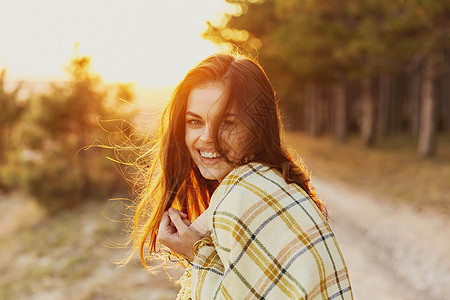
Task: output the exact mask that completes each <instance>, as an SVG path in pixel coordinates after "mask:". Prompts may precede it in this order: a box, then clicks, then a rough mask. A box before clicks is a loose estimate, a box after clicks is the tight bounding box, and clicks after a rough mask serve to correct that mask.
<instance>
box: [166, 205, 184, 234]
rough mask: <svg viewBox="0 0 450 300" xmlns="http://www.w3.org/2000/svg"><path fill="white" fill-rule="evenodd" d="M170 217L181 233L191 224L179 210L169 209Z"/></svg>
mask: <svg viewBox="0 0 450 300" xmlns="http://www.w3.org/2000/svg"><path fill="white" fill-rule="evenodd" d="M169 217H170V220H171V221H172V223H173V225H175V227H176V228H177V231H178V232H179V233H182V232H185V231H186V230H187V229H188V228H189V226H188V225H186V224H185V223H184V222H183V220H182V219H181V216H180V214H178V213H177V212H174V211H172V212H171V211H170V209H169Z"/></svg>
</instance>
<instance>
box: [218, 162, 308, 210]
mask: <svg viewBox="0 0 450 300" xmlns="http://www.w3.org/2000/svg"><path fill="white" fill-rule="evenodd" d="M306 199H309V196H308V194H307V193H306V192H304V191H303V189H301V188H300V187H299V186H298V185H297V184H288V183H287V182H286V181H285V180H284V178H283V176H282V175H281V173H280V172H279V171H278V170H276V169H273V168H270V167H268V166H266V165H264V164H261V163H250V164H246V165H244V166H240V167H238V168H236V169H234V170H233V171H231V172H230V173H229V174H228V175H227V176H226V177H225V178H224V180H223V181H222V183H221V184H220V185H219V187H218V188H217V190H216V192H215V193H214V195H213V197H212V198H211V203H210V206H211V207H212V209H213V210H215V211H217V210H236V209H237V210H241V209H250V208H251V207H252V206H253V205H254V204H255V203H261V202H262V203H266V204H269V203H273V202H276V204H280V205H289V204H291V203H292V202H299V201H302V200H306Z"/></svg>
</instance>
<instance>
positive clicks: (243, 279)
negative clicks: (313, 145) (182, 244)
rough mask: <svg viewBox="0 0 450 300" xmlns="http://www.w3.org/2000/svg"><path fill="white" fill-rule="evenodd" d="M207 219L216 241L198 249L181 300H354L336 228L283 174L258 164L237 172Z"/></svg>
mask: <svg viewBox="0 0 450 300" xmlns="http://www.w3.org/2000/svg"><path fill="white" fill-rule="evenodd" d="M208 214H209V216H208V220H209V229H210V234H211V237H210V238H209V239H204V240H202V242H201V243H200V246H199V247H198V248H197V249H195V251H194V253H195V258H194V261H193V262H192V265H191V266H190V267H189V268H188V269H187V270H186V274H185V278H184V279H183V280H184V284H182V285H183V286H184V287H185V288H184V289H185V291H184V292H182V293H180V295H181V294H183V295H185V297H186V298H192V299H310V300H311V299H353V295H352V291H351V287H350V281H349V278H348V274H347V267H346V266H345V262H344V259H343V257H342V254H341V252H340V250H339V246H338V245H337V243H336V240H335V237H334V234H333V232H332V231H331V229H330V226H329V225H328V223H327V221H326V220H325V219H324V217H323V215H322V214H321V212H320V211H319V210H318V208H317V206H316V205H315V204H314V202H313V201H312V200H311V199H310V198H309V196H308V195H307V194H306V193H305V192H304V191H303V190H302V189H301V188H300V187H299V186H298V185H296V184H287V183H286V182H285V181H284V179H283V178H282V176H281V174H280V173H279V172H278V171H277V170H274V169H270V168H268V167H266V166H264V165H262V164H257V163H251V164H248V165H245V166H242V167H239V168H236V169H235V170H233V171H232V172H230V174H228V175H227V177H226V178H225V179H224V180H223V182H222V183H221V184H220V186H219V187H218V189H217V190H216V191H215V193H214V195H213V197H212V198H211V202H210V209H209V210H208ZM183 280H182V282H183ZM186 289H190V290H189V291H186ZM182 291H183V288H182ZM180 295H179V298H182V297H180Z"/></svg>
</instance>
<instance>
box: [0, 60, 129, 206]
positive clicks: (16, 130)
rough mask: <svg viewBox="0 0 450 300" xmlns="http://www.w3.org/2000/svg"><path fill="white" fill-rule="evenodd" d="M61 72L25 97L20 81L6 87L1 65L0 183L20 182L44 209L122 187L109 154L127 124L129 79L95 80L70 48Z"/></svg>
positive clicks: (120, 191)
mask: <svg viewBox="0 0 450 300" xmlns="http://www.w3.org/2000/svg"><path fill="white" fill-rule="evenodd" d="M66 72H67V74H68V75H69V80H68V81H62V82H56V83H49V84H48V89H47V91H45V92H41V93H37V92H29V93H28V94H27V96H26V98H25V99H23V95H22V96H21V92H22V91H24V86H25V85H26V82H20V83H17V84H15V86H13V87H11V85H8V84H7V82H8V81H7V70H3V71H2V72H1V73H0V191H3V192H11V191H14V190H22V191H24V192H26V193H28V194H29V195H31V196H33V197H35V198H36V200H37V201H38V202H39V203H40V204H41V205H42V206H43V207H44V208H46V209H47V210H48V212H49V213H55V212H58V211H60V210H61V209H66V208H71V207H74V206H76V205H78V204H82V203H85V202H88V201H91V200H95V199H97V200H102V201H103V200H105V199H108V198H109V197H112V196H114V195H121V196H127V195H128V192H127V189H128V185H127V182H126V180H124V178H123V176H122V174H121V173H120V171H119V172H118V171H117V170H116V168H117V164H113V163H112V161H114V160H115V159H117V157H118V156H117V155H116V154H114V153H115V152H117V149H118V148H119V147H118V144H119V143H122V142H123V139H124V137H125V136H126V134H127V132H129V131H130V129H131V127H130V126H129V125H130V124H129V121H127V120H128V119H129V118H130V116H131V115H132V111H133V109H131V106H130V105H129V104H128V103H130V102H132V101H133V99H134V95H133V91H132V87H131V85H130V84H127V83H117V84H106V83H104V82H102V79H101V77H100V76H99V75H98V74H95V73H94V72H93V71H92V69H91V58H90V57H88V56H83V55H79V54H77V53H75V54H74V56H73V57H72V58H71V59H70V61H69V62H68V64H67V66H66ZM121 100H123V101H121ZM107 158H109V159H107Z"/></svg>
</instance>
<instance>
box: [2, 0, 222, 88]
mask: <svg viewBox="0 0 450 300" xmlns="http://www.w3.org/2000/svg"><path fill="white" fill-rule="evenodd" d="M229 7H230V5H227V4H226V3H225V2H224V1H222V0H198V1H182V0H174V1H145V0H130V1H107V0H99V1H89V0H77V1H58V0H41V1H28V0H17V1H1V2H0V28H4V29H5V28H8V30H3V31H2V42H1V44H2V47H1V49H0V67H2V66H3V67H7V68H8V69H10V71H9V74H10V78H12V79H14V80H17V79H31V80H40V81H41V80H61V79H62V78H63V76H64V73H63V71H62V67H63V65H64V64H65V63H66V61H67V59H68V58H69V57H71V55H72V47H73V45H74V43H76V42H79V44H80V49H79V50H80V51H81V52H83V53H87V54H89V55H90V56H92V57H93V68H94V69H95V70H96V71H97V72H98V73H100V74H101V75H102V77H103V78H104V80H105V81H123V82H130V81H136V82H137V83H138V84H139V85H141V86H159V85H166V86H167V85H173V84H175V83H176V82H177V81H179V80H180V79H181V78H182V75H183V74H185V73H186V72H187V71H188V69H189V67H190V66H192V65H193V64H194V63H195V62H197V61H199V60H200V59H201V58H203V57H205V56H207V55H209V54H211V53H214V52H216V51H217V50H218V48H217V46H215V45H213V44H212V43H210V42H207V41H206V40H203V39H202V38H201V37H200V33H201V32H202V30H203V29H204V26H205V21H206V20H208V19H211V18H214V17H215V11H222V12H223V11H227V10H228V9H229ZM181 49H182V51H181Z"/></svg>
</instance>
